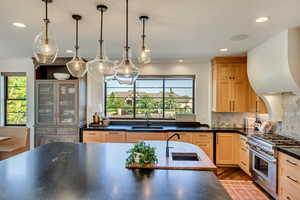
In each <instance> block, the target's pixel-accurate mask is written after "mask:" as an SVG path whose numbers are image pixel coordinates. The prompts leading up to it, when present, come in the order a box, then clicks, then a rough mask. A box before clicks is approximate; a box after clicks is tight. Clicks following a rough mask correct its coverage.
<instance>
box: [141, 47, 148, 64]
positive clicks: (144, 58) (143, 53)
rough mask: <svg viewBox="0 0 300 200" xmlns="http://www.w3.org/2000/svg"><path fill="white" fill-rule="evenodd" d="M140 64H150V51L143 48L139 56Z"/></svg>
mask: <svg viewBox="0 0 300 200" xmlns="http://www.w3.org/2000/svg"><path fill="white" fill-rule="evenodd" d="M139 63H140V64H149V63H151V51H150V49H148V48H143V49H142V51H141V53H140V56H139Z"/></svg>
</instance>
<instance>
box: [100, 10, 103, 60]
mask: <svg viewBox="0 0 300 200" xmlns="http://www.w3.org/2000/svg"><path fill="white" fill-rule="evenodd" d="M100 21H101V25H100V40H99V43H100V59H103V10H102V9H101V20H100Z"/></svg>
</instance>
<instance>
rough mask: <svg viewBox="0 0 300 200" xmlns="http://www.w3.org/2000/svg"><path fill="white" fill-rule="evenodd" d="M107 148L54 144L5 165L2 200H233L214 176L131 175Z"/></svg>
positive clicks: (0, 171)
mask: <svg viewBox="0 0 300 200" xmlns="http://www.w3.org/2000/svg"><path fill="white" fill-rule="evenodd" d="M109 145H110V144H109V143H108V144H100V143H99V144H96V143H95V144H72V143H52V144H48V145H44V146H41V147H39V148H36V149H33V150H31V151H29V152H25V153H22V154H19V155H17V156H15V157H12V158H10V159H8V160H4V161H1V162H0V177H1V182H0V199H8V200H14V199H22V200H32V199H35V200H39V199H41V200H42V199H55V200H68V199H72V200H77V199H90V200H93V199H103V200H112V199H114V200H121V199H122V200H145V199H147V200H160V199H162V200H174V199H177V200H186V199H188V200H212V199H213V200H230V199H231V198H230V197H229V195H228V194H227V192H226V191H225V189H224V188H223V186H222V185H221V184H220V183H219V182H218V180H217V178H216V176H215V175H214V174H213V173H212V172H203V171H202V172H201V171H191V170H190V171H185V170H138V169H136V170H130V169H127V168H125V167H124V164H125V160H124V157H126V156H127V155H126V152H123V151H119V150H118V148H115V146H114V148H110V147H109Z"/></svg>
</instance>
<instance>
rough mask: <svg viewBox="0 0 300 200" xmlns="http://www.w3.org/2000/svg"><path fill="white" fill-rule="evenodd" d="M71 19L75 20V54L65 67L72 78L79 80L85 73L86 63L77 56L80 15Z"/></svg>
mask: <svg viewBox="0 0 300 200" xmlns="http://www.w3.org/2000/svg"><path fill="white" fill-rule="evenodd" d="M72 18H73V19H74V20H76V45H75V54H74V57H73V59H72V60H71V61H70V62H68V63H67V67H68V70H69V72H70V73H71V75H72V76H74V77H77V78H81V77H83V76H84V75H85V73H86V72H87V69H86V63H85V62H84V61H83V60H82V58H81V57H80V56H79V45H78V21H79V20H81V18H82V17H81V16H80V15H72Z"/></svg>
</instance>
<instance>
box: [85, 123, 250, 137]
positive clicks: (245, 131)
mask: <svg viewBox="0 0 300 200" xmlns="http://www.w3.org/2000/svg"><path fill="white" fill-rule="evenodd" d="M162 127H163V128H162V129H143V128H141V129H132V126H131V125H130V126H126V125H110V126H107V127H98V128H94V127H86V128H83V129H82V130H89V131H127V132H172V131H173V132H212V133H213V132H225V133H227V132H228V133H238V134H242V135H245V136H248V135H249V134H253V133H254V130H252V129H238V128H207V127H176V126H162Z"/></svg>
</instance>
